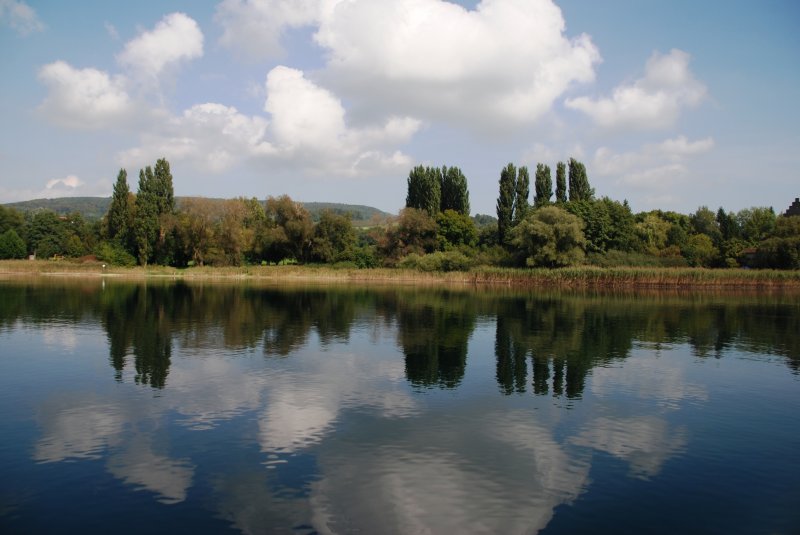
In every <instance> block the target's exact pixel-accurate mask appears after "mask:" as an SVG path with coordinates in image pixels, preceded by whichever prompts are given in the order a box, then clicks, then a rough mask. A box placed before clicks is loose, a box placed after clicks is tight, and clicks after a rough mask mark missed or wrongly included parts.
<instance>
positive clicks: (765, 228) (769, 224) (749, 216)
mask: <svg viewBox="0 0 800 535" xmlns="http://www.w3.org/2000/svg"><path fill="white" fill-rule="evenodd" d="M736 221H737V223H738V224H739V228H741V232H742V239H743V240H745V241H746V242H747V243H749V244H751V245H755V244H757V243H759V242H761V241H763V240H766V239H767V238H769V237H770V236H771V235H772V233H773V231H774V230H775V226H776V223H777V217H776V215H775V211H774V210H773V209H772V208H771V207H769V208H765V207H754V208H749V209H746V210H741V211H740V212H739V213H738V214H736Z"/></svg>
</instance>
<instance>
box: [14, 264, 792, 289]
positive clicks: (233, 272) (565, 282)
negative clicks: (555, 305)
mask: <svg viewBox="0 0 800 535" xmlns="http://www.w3.org/2000/svg"><path fill="white" fill-rule="evenodd" d="M0 276H4V277H14V276H64V277H69V276H76V277H124V278H132V279H140V278H172V279H185V280H242V279H246V280H261V281H275V282H283V281H286V282H289V281H293V280H294V281H304V282H309V281H319V282H348V283H369V282H381V283H398V284H440V283H454V284H472V285H507V286H516V287H555V288H558V287H565V288H614V289H629V288H653V289H659V288H665V289H666V288H672V289H682V288H687V289H688V288H717V289H744V288H747V289H759V288H764V289H783V288H795V289H800V271H798V270H794V271H775V270H748V269H703V268H656V267H652V268H651V267H615V268H600V267H593V266H581V267H571V268H560V269H543V268H536V269H521V268H496V267H479V268H474V269H472V270H470V271H454V272H447V273H442V272H421V271H415V270H405V269H392V268H377V269H355V268H336V267H331V266H313V265H306V266H298V265H286V266H240V267H192V268H186V269H178V268H172V267H165V266H152V267H150V266H148V267H132V268H123V267H114V266H105V267H104V266H103V264H101V263H99V262H84V263H80V262H72V261H57V262H53V261H47V260H37V261H28V260H4V261H0Z"/></svg>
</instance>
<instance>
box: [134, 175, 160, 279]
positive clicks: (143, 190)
mask: <svg viewBox="0 0 800 535" xmlns="http://www.w3.org/2000/svg"><path fill="white" fill-rule="evenodd" d="M154 182H155V178H154V176H153V169H152V168H151V167H150V166H149V165H148V166H147V167H145V168H144V169H140V170H139V189H138V193H137V195H136V219H135V220H134V224H133V234H134V240H135V242H136V256H137V258H138V260H139V264H140V265H142V266H146V265H147V263H148V262H149V261H150V258H151V257H152V255H153V247H154V245H155V242H156V239H157V238H158V199H157V198H156V194H155V191H156V187H155V184H154Z"/></svg>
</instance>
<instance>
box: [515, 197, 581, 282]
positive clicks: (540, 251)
mask: <svg viewBox="0 0 800 535" xmlns="http://www.w3.org/2000/svg"><path fill="white" fill-rule="evenodd" d="M511 243H512V244H513V245H514V246H515V247H517V248H518V249H519V251H520V252H521V253H522V254H523V255H524V256H525V263H526V264H527V265H529V266H542V267H563V266H571V265H575V264H579V263H580V262H581V261H583V259H584V257H585V252H584V247H585V244H586V238H585V237H584V235H583V222H582V221H581V220H580V218H579V217H577V216H575V215H573V214H570V213H569V212H567V211H566V210H564V209H562V208H559V207H558V206H545V207H543V208H540V209H538V210H535V211H534V212H533V213H531V214H530V215H529V216H528V217H526V218H525V219H523V220H522V221H521V222H520V224H519V225H517V226H516V227H515V228H514V229H513V230H512V231H511Z"/></svg>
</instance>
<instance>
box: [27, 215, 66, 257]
mask: <svg viewBox="0 0 800 535" xmlns="http://www.w3.org/2000/svg"><path fill="white" fill-rule="evenodd" d="M62 217H64V216H62ZM29 218H30V219H29V220H28V221H27V223H26V232H25V234H26V236H27V242H28V250H30V251H32V252H33V253H34V254H36V256H37V257H39V258H51V257H53V256H55V255H63V254H64V253H65V252H66V240H67V237H68V236H69V233H68V230H69V229H68V227H67V225H66V224H65V220H64V219H61V218H60V217H59V216H57V215H56V214H55V213H54V212H51V211H49V210H48V211H43V212H38V213H36V214H33V215H32V216H29Z"/></svg>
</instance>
